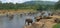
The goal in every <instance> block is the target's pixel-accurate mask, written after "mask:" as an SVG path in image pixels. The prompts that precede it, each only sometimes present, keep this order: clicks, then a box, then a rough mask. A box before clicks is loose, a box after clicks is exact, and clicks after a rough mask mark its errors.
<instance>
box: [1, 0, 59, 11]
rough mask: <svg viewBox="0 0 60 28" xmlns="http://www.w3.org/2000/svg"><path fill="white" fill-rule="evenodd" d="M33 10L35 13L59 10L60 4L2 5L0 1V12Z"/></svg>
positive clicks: (37, 2) (31, 2) (29, 2)
mask: <svg viewBox="0 0 60 28" xmlns="http://www.w3.org/2000/svg"><path fill="white" fill-rule="evenodd" d="M12 9H13V10H17V9H33V10H37V11H43V10H57V9H60V2H59V1H58V2H57V3H56V2H49V1H47V2H43V1H28V2H25V3H16V4H13V3H12V2H10V3H2V2H1V1H0V10H12Z"/></svg>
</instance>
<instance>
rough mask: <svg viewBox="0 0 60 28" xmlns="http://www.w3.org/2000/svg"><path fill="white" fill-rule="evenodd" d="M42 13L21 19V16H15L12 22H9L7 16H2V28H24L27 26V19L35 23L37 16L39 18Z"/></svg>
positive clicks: (0, 19) (0, 25) (24, 16)
mask: <svg viewBox="0 0 60 28" xmlns="http://www.w3.org/2000/svg"><path fill="white" fill-rule="evenodd" d="M39 15H40V13H38V14H34V15H32V16H26V15H23V16H22V17H20V15H19V14H14V18H13V19H12V20H9V18H8V17H7V16H6V15H5V16H0V28H23V26H24V25H25V19H26V18H27V17H30V18H31V19H33V21H34V17H35V16H39Z"/></svg>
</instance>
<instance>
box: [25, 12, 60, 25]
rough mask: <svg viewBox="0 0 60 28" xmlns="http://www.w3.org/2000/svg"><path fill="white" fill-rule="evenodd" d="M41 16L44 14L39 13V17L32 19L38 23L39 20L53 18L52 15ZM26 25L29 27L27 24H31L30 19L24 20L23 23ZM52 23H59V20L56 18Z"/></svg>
mask: <svg viewBox="0 0 60 28" xmlns="http://www.w3.org/2000/svg"><path fill="white" fill-rule="evenodd" d="M43 14H44V13H41V15H40V16H36V17H34V19H35V22H39V21H40V20H41V19H52V18H53V17H50V16H53V15H54V13H48V16H43ZM26 22H27V23H28V25H29V23H31V24H32V23H33V20H32V19H30V18H28V19H26V20H25V23H26ZM54 22H55V23H60V19H59V18H56V19H54Z"/></svg>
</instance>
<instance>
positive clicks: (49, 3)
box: [23, 1, 56, 5]
mask: <svg viewBox="0 0 60 28" xmlns="http://www.w3.org/2000/svg"><path fill="white" fill-rule="evenodd" d="M55 3H56V2H52V1H27V2H25V3H23V4H27V5H28V4H29V5H36V4H37V5H38V4H39V5H54V4H55Z"/></svg>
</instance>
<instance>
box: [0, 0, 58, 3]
mask: <svg viewBox="0 0 60 28" xmlns="http://www.w3.org/2000/svg"><path fill="white" fill-rule="evenodd" d="M0 1H2V2H3V3H5V2H8V3H9V2H13V3H23V2H26V1H32V0H0ZM33 1H39V0H33ZM42 1H53V2H57V1H58V0H42Z"/></svg>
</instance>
